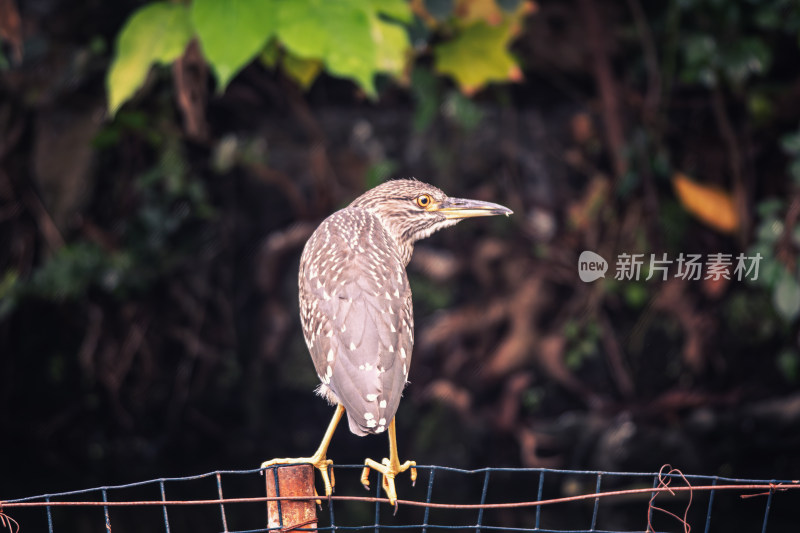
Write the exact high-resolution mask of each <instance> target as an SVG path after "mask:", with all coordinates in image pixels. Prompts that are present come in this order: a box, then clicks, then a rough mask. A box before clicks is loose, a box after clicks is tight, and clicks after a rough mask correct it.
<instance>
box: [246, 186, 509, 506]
mask: <svg viewBox="0 0 800 533" xmlns="http://www.w3.org/2000/svg"><path fill="white" fill-rule="evenodd" d="M510 214H511V210H510V209H508V208H506V207H503V206H501V205H498V204H492V203H489V202H481V201H478V200H466V199H462V198H449V197H448V196H447V195H445V194H444V193H443V192H442V191H441V190H439V189H437V188H436V187H434V186H432V185H428V184H426V183H422V182H420V181H416V180H393V181H388V182H386V183H384V184H382V185H379V186H377V187H375V188H374V189H371V190H369V191H367V192H366V193H364V194H362V195H361V196H359V197H358V198H356V199H355V200H354V201H353V202H352V203H351V204H350V205H349V206H347V207H345V208H344V209H341V210H340V211H337V212H335V213H334V214H332V215H331V216H329V217H328V218H327V219H325V220H324V221H323V222H322V223H321V224H320V225H319V227H318V228H317V229H316V231H314V234H313V235H311V238H310V239H309V240H308V242H307V243H306V246H305V249H304V250H303V255H302V257H301V258H300V276H299V284H300V318H301V321H302V324H303V335H304V336H305V339H306V344H307V345H308V349H309V351H310V352H311V358H312V359H313V361H314V367H315V368H316V370H317V375H318V376H319V379H320V381H321V382H322V384H321V385H320V386H319V388H318V389H317V392H318V393H319V395H320V396H322V397H324V398H326V399H327V400H328V401H329V402H330V403H331V404H332V405H336V406H337V407H336V412H335V413H334V415H333V419H332V420H331V422H330V425H329V426H328V430H327V431H326V433H325V436H324V437H323V439H322V442H321V443H320V446H319V448H318V449H317V451H316V452H315V453H314V455H313V456H311V457H302V458H293V459H273V460H271V461H267V462H265V463H263V464H262V465H261V466H262V468H263V467H268V466H272V465H276V464H286V463H311V464H312V465H314V466H315V467H316V468H317V469H319V471H320V472H321V474H322V479H323V481H324V483H325V494H326V495H330V494H331V492H332V490H333V484H334V482H333V480H332V479H329V477H328V465H330V464H332V461H331V460H329V459H327V450H328V445H329V444H330V440H331V437H332V436H333V432H334V430H335V429H336V425H337V424H338V423H339V420H340V419H341V417H342V414H344V412H347V420H348V422H349V424H350V431H351V432H353V433H354V434H356V435H358V436H364V435H368V434H374V433H383V432H384V431H388V434H389V457H388V458H387V459H383V461H382V462H381V463H378V462H377V461H374V460H372V459H366V460H365V462H364V465H365V466H364V470H363V472H362V475H361V482H362V483H363V484H364V486H365V487H367V488H369V470H370V468H374V469H375V470H378V471H380V472H381V473H382V474H383V488H384V490H385V491H386V495H387V496H388V498H389V500H390V501H391V502H392V503H396V501H397V493H396V491H395V486H394V478H395V476H396V475H397V474H399V473H401V472H404V471H406V470H408V469H409V468H411V479H412V481H414V480H415V478H416V469H415V468H414V466H415V465H416V463H414V462H413V461H406V462H405V463H402V464H401V463H400V460H399V458H398V454H397V438H396V435H395V421H394V415H395V412H396V411H397V407H398V405H399V404H400V397H401V396H402V392H403V388H404V387H405V385H406V380H407V378H408V370H409V366H410V364H411V350H412V347H413V345H414V314H413V309H412V306H411V288H410V287H409V285H408V277H407V276H406V270H405V267H406V265H407V264H408V262H409V260H410V259H411V253H412V252H413V250H414V242H416V241H418V240H419V239H423V238H425V237H428V236H429V235H431V234H432V233H434V232H435V231H438V230H440V229H442V228H446V227H448V226H452V225H454V224H456V223H457V222H459V221H460V220H462V219H465V218H470V217H480V216H492V215H510Z"/></svg>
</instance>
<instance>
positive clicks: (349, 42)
mask: <svg viewBox="0 0 800 533" xmlns="http://www.w3.org/2000/svg"><path fill="white" fill-rule="evenodd" d="M381 5H382V4H381ZM376 6H378V3H377V2H376V0H371V1H370V2H364V1H361V0H337V1H335V2H332V1H330V0H281V1H280V2H279V4H278V26H277V30H276V31H277V35H278V38H279V39H280V41H281V42H282V43H283V45H284V47H285V48H286V49H287V50H289V51H290V52H291V53H292V54H294V55H296V56H298V57H301V58H306V59H320V60H322V62H323V63H324V64H325V67H326V69H327V70H328V72H329V73H330V74H332V75H334V76H339V77H342V78H349V79H351V80H354V81H355V82H356V83H357V84H358V85H359V86H360V87H361V88H362V89H363V90H364V92H366V93H367V95H369V96H372V97H374V96H375V95H376V92H375V84H374V80H373V78H374V76H375V74H376V73H377V72H390V73H397V72H399V68H398V64H399V61H400V57H401V56H404V54H405V52H406V51H407V49H408V48H409V44H408V38H407V37H406V36H405V35H402V36H401V34H400V33H399V31H398V30H399V27H398V29H394V28H393V29H390V27H391V26H394V25H392V24H391V23H388V22H385V21H382V20H380V19H379V18H378V13H379V12H381V13H387V14H390V15H396V14H401V15H402V13H401V12H400V8H399V7H398V6H399V3H398V2H394V1H393V2H389V3H387V4H386V6H388V7H381V8H380V9H379V8H378V7H376Z"/></svg>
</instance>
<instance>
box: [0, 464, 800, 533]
mask: <svg viewBox="0 0 800 533" xmlns="http://www.w3.org/2000/svg"><path fill="white" fill-rule="evenodd" d="M284 468H297V466H293V465H289V466H278V467H273V468H269V469H267V470H266V471H264V470H259V469H254V470H235V471H217V472H210V473H207V474H202V475H197V476H189V477H174V478H159V479H152V480H148V481H142V482H137V483H130V484H126V485H116V486H104V487H95V488H91V489H85V490H77V491H71V492H60V493H53V494H41V495H38V496H30V497H25V498H17V499H7V500H0V530H2V529H4V528H5V529H6V530H8V531H10V532H12V533H16V532H18V531H48V532H50V533H54V532H58V533H69V532H72V531H81V532H84V531H86V532H91V531H106V532H111V531H115V532H118V533H119V532H127V531H164V532H166V533H173V532H175V533H177V532H182V531H193V532H195V531H197V532H201V531H221V532H225V533H250V532H261V531H273V530H283V531H286V530H297V531H309V530H320V531H362V530H363V531H369V530H372V531H376V532H377V531H383V530H386V531H394V530H418V531H423V532H429V531H430V532H435V531H452V530H457V531H473V532H481V531H487V532H490V531H520V532H527V531H535V532H542V533H549V532H552V533H556V532H558V533H582V532H592V533H620V532H626V533H627V532H635V531H638V532H640V531H647V532H650V531H653V532H656V531H658V532H660V531H684V532H689V531H692V530H693V531H704V532H706V533H709V532H712V531H733V530H735V531H761V532H762V533H766V532H768V531H775V532H778V531H788V530H793V531H796V530H798V528H800V490H797V489H800V481H798V480H755V479H735V478H725V477H718V476H705V475H684V474H682V473H681V472H679V471H677V470H672V469H667V468H664V469H662V470H661V471H660V472H650V473H635V472H602V471H579V470H555V469H540V468H483V469H479V470H460V469H456V468H449V467H443V466H419V467H417V468H418V473H419V476H418V482H417V483H416V486H414V487H412V486H411V485H410V482H409V481H408V478H407V477H405V478H403V476H400V477H398V479H397V480H396V483H397V487H398V493H399V496H400V500H399V501H398V506H397V508H396V509H395V508H393V507H392V506H390V505H389V504H388V500H386V499H385V498H384V497H383V494H382V493H381V489H380V480H379V479H377V478H376V477H375V475H373V480H372V489H371V491H370V492H369V493H364V492H363V488H361V489H360V490H359V492H356V489H357V488H359V487H361V485H360V483H358V478H359V476H360V473H361V469H362V468H363V466H362V465H336V466H335V467H332V468H333V474H334V475H335V479H336V483H337V485H336V488H337V491H336V493H334V495H332V496H330V497H324V496H323V497H321V499H320V500H319V503H320V504H321V505H315V504H314V498H313V496H311V497H309V496H287V495H286V494H285V493H284V494H282V493H281V486H280V483H279V480H278V475H277V474H278V471H279V470H280V469H284ZM306 468H310V467H306ZM265 474H266V475H265ZM269 476H273V481H274V482H275V490H274V491H273V494H274V495H267V494H268V493H267V491H266V488H265V487H266V483H265V482H266V480H267V478H269ZM309 479H310V478H309ZM317 481H318V484H319V485H321V483H319V480H317ZM309 489H310V490H311V494H313V489H311V488H310V487H309ZM351 489H352V490H351ZM365 494H366V495H365ZM370 494H371V495H370ZM298 501H304V502H309V503H308V505H310V506H311V507H312V508H314V509H315V513H314V514H315V515H316V516H315V518H314V519H315V520H316V522H315V523H311V522H306V523H302V524H298V523H296V522H295V523H286V522H285V521H284V520H285V517H284V516H283V514H281V513H280V512H279V513H278V515H277V518H276V516H271V517H268V516H267V507H268V505H267V504H268V502H277V507H276V506H275V505H273V508H278V509H280V506H281V505H282V504H283V506H284V507H287V506H288V504H289V503H291V502H298ZM273 515H274V513H273ZM270 518H271V519H272V521H271V522H270Z"/></svg>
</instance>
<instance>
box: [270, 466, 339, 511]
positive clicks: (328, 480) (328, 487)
mask: <svg viewBox="0 0 800 533" xmlns="http://www.w3.org/2000/svg"><path fill="white" fill-rule="evenodd" d="M290 464H310V465H311V466H313V467H314V468H316V469H317V470H319V473H320V474H322V482H323V483H324V484H325V496H326V497H327V496H330V495H331V494H333V489H334V486H335V485H336V479H335V478H334V475H333V469H332V468H329V467H330V466H332V465H333V461H332V460H331V459H328V458H326V457H325V455H324V454H314V455H312V456H311V457H288V458H283V459H270V460H269V461H264V462H263V463H261V468H269V467H272V466H277V465H290ZM329 471H330V476H329V475H328V472H329ZM314 496H319V493H318V492H317V488H316V487H314ZM317 504H319V505H321V504H322V502H321V501H320V500H317Z"/></svg>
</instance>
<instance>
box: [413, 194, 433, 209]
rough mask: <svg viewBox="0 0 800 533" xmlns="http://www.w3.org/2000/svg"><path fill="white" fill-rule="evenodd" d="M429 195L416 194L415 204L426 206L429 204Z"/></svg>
mask: <svg viewBox="0 0 800 533" xmlns="http://www.w3.org/2000/svg"><path fill="white" fill-rule="evenodd" d="M431 201H432V200H431V195H430V194H420V195H419V196H417V205H418V206H420V207H428V206H429V205H431Z"/></svg>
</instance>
